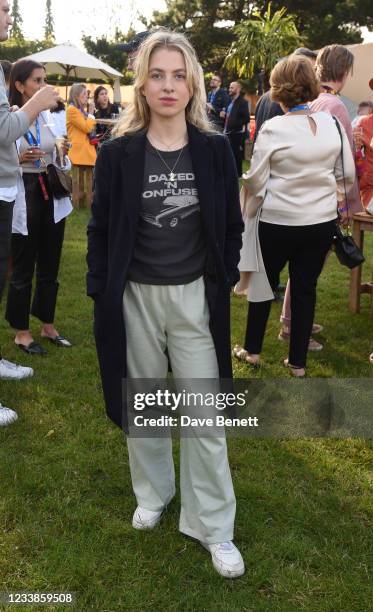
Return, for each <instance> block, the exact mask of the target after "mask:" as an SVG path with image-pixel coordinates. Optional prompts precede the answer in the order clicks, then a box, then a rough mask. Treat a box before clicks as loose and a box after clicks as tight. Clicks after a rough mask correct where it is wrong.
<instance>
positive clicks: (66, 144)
mask: <svg viewBox="0 0 373 612" xmlns="http://www.w3.org/2000/svg"><path fill="white" fill-rule="evenodd" d="M70 148H71V144H70V143H69V141H68V140H67V138H64V143H63V145H62V152H63V156H64V157H66V155H67V154H68V152H69V149H70Z"/></svg>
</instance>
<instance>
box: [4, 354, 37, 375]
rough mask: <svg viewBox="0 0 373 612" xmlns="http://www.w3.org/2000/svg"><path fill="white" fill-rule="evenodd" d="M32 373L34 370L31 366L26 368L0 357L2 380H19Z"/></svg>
mask: <svg viewBox="0 0 373 612" xmlns="http://www.w3.org/2000/svg"><path fill="white" fill-rule="evenodd" d="M33 375H34V370H33V369H32V368H26V367H25V366H20V365H17V364H16V363H12V362H11V361H7V360H6V359H0V378H3V379H4V380H6V379H8V380H21V379H22V378H28V377H29V376H33Z"/></svg>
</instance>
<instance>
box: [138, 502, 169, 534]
mask: <svg viewBox="0 0 373 612" xmlns="http://www.w3.org/2000/svg"><path fill="white" fill-rule="evenodd" d="M162 512H163V510H158V511H157V512H154V510H146V508H142V507H141V506H137V508H136V510H135V512H134V515H133V518H132V527H134V529H153V527H155V526H156V525H157V523H159V521H160V520H161V516H162Z"/></svg>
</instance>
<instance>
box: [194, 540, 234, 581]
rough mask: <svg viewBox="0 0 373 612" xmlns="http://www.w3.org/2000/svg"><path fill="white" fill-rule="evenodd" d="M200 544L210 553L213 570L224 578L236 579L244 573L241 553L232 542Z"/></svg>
mask: <svg viewBox="0 0 373 612" xmlns="http://www.w3.org/2000/svg"><path fill="white" fill-rule="evenodd" d="M201 544H202V546H204V547H205V548H206V549H207V550H209V551H210V553H211V557H212V564H213V566H214V568H215V569H216V571H217V572H218V574H220V575H221V576H224V578H238V576H242V574H244V573H245V564H244V562H243V559H242V556H241V553H240V551H239V550H238V548H237V546H235V545H234V544H233V542H222V543H221V544H206V543H205V542H201Z"/></svg>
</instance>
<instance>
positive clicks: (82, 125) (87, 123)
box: [67, 106, 96, 134]
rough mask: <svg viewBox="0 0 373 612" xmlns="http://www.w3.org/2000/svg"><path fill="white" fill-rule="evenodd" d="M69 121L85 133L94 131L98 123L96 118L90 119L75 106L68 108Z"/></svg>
mask: <svg viewBox="0 0 373 612" xmlns="http://www.w3.org/2000/svg"><path fill="white" fill-rule="evenodd" d="M67 121H69V122H70V123H71V125H73V126H74V127H76V128H78V130H81V131H82V132H85V134H89V132H92V130H93V128H94V127H95V125H96V119H90V118H89V117H88V118H85V117H84V116H83V115H82V113H81V112H80V111H79V110H78V109H77V108H75V107H74V106H69V108H68V109H67Z"/></svg>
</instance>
